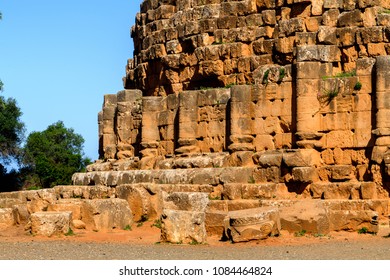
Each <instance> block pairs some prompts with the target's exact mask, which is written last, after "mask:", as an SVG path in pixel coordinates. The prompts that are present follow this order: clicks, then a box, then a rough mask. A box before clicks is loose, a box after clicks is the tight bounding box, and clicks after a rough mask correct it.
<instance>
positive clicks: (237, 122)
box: [229, 85, 255, 152]
mask: <svg viewBox="0 0 390 280" xmlns="http://www.w3.org/2000/svg"><path fill="white" fill-rule="evenodd" d="M230 106H231V107H230V108H231V111H230V120H229V121H230V137H229V139H230V142H231V144H230V145H229V150H230V151H231V152H237V151H253V150H254V149H255V148H254V146H253V139H254V137H253V135H252V119H251V117H252V111H253V108H252V107H253V103H252V86H246V85H240V86H234V87H232V91H231V103H230Z"/></svg>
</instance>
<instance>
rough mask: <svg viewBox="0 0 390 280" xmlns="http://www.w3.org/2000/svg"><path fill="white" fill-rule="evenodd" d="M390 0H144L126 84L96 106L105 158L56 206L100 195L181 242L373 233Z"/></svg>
mask: <svg viewBox="0 0 390 280" xmlns="http://www.w3.org/2000/svg"><path fill="white" fill-rule="evenodd" d="M387 9H390V4H389V2H388V1H384V0H358V1H355V0H257V1H256V0H241V1H237V0H162V1H161V0H160V1H157V0H145V1H143V2H142V4H141V12H140V13H139V14H137V17H136V24H135V26H133V28H132V31H131V34H132V37H133V39H134V44H135V51H134V58H133V59H130V60H129V61H128V65H127V71H126V77H124V79H123V80H124V87H125V89H124V90H123V91H120V92H118V93H117V94H114V95H106V96H105V97H104V103H103V110H102V111H101V112H100V113H99V118H98V122H99V144H100V146H99V147H100V150H99V154H100V157H101V159H100V160H99V161H97V162H96V163H94V164H92V165H90V166H89V167H88V172H86V173H78V174H75V175H74V176H73V183H74V185H75V186H73V187H57V189H56V190H57V200H56V201H55V203H54V204H58V203H59V201H60V200H61V194H60V193H61V192H60V191H59V189H60V188H62V189H65V188H73V189H80V188H81V189H83V190H86V189H85V188H91V190H92V189H93V188H99V189H100V190H102V189H104V192H107V193H109V194H110V195H109V196H107V197H103V198H101V199H102V200H104V199H106V200H107V199H111V200H115V199H116V200H117V201H123V200H126V201H127V202H128V206H129V208H130V210H129V211H131V213H132V216H133V220H134V221H137V220H142V219H145V218H146V217H147V218H149V219H161V220H162V234H161V237H162V240H164V241H169V242H191V241H196V242H205V241H206V238H207V236H210V235H218V236H220V237H221V238H222V237H224V238H230V239H232V240H233V241H236V242H238V241H247V240H251V239H262V238H266V237H267V236H269V235H278V234H279V232H280V230H288V231H290V232H295V231H301V230H306V231H307V232H311V233H320V234H326V233H329V232H330V231H334V230H349V231H356V230H358V229H361V228H363V227H364V228H366V229H367V230H368V231H372V232H377V231H378V227H379V225H378V223H384V222H386V223H388V215H389V201H390V200H389V192H390V171H389V167H390V150H389V146H390V56H389V55H390V11H389V10H387ZM86 186H88V187H86ZM68 190H70V189H68ZM108 197H111V198H108ZM82 198H84V199H85V198H87V197H82ZM87 200H88V198H87ZM80 201H83V200H82V199H81V200H80ZM80 203H81V202H80ZM83 203H85V202H83ZM88 203H90V202H88ZM113 203H114V202H113ZM69 205H70V204H69ZM69 207H70V206H69ZM80 207H81V209H82V208H83V207H84V206H80ZM123 207H125V205H124V206H123ZM65 208H66V207H65ZM41 210H42V209H41ZM68 210H69V209H68ZM126 211H127V210H126ZM30 214H31V213H30ZM80 219H81V221H82V220H83V218H82V217H80ZM131 222H132V221H131ZM87 225H88V223H87Z"/></svg>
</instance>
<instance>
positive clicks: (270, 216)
mask: <svg viewBox="0 0 390 280" xmlns="http://www.w3.org/2000/svg"><path fill="white" fill-rule="evenodd" d="M279 233H280V218H279V210H278V209H277V208H272V207H262V208H252V209H246V210H239V211H231V212H228V214H227V216H226V218H225V235H226V237H227V238H228V239H230V240H232V241H233V242H246V241H250V240H260V239H265V238H267V237H269V236H275V235H279Z"/></svg>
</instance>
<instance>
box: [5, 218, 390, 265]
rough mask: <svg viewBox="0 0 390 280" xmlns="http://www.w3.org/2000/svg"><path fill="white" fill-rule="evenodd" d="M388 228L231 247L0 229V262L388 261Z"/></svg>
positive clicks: (146, 228) (147, 227) (139, 236)
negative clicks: (15, 260)
mask: <svg viewBox="0 0 390 280" xmlns="http://www.w3.org/2000/svg"><path fill="white" fill-rule="evenodd" d="M389 232H390V229H389V227H383V226H382V227H381V230H380V232H379V233H378V234H377V235H368V234H358V233H332V234H330V235H327V236H321V237H315V236H310V235H304V236H302V237H296V236H294V235H292V234H288V233H286V232H283V233H282V235H281V236H280V237H274V238H269V239H267V240H262V241H253V242H248V243H237V244H231V243H229V242H221V241H218V240H217V239H211V238H210V239H209V240H208V244H206V245H176V244H161V243H159V229H157V228H155V227H151V224H150V223H145V224H144V225H143V226H142V227H135V228H133V229H132V230H131V231H123V230H118V231H110V232H88V231H76V232H75V235H74V236H56V237H50V238H45V237H38V236H35V237H34V236H31V235H26V234H25V233H24V230H23V227H19V228H14V229H12V230H7V231H0V259H2V260H7V259H19V260H26V259H36V260H50V259H56V260H67V259H69V260H101V259H107V260H153V259H161V260H172V259H188V260H189V259H199V260H212V259H247V260H254V259H268V260H275V259H276V260H292V259H297V260H309V259H312V260H316V259H322V260H324V259H351V260H352V259H364V260H371V259H373V260H375V259H382V260H389V259H390V238H385V236H387V235H388V234H389Z"/></svg>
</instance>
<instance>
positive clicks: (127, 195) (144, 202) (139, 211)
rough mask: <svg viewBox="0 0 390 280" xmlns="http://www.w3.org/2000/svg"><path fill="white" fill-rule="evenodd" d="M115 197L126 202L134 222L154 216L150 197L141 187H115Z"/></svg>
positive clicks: (154, 211)
mask: <svg viewBox="0 0 390 280" xmlns="http://www.w3.org/2000/svg"><path fill="white" fill-rule="evenodd" d="M116 195H117V197H118V198H121V199H124V200H126V201H127V203H128V204H129V207H130V209H131V212H132V214H133V220H134V221H136V222H138V221H141V220H143V219H145V217H149V218H150V217H153V216H156V210H155V209H154V208H153V207H152V203H151V200H152V195H151V194H150V193H149V192H148V191H147V190H146V189H145V188H144V187H143V186H142V185H139V184H134V185H120V186H118V187H116Z"/></svg>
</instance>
